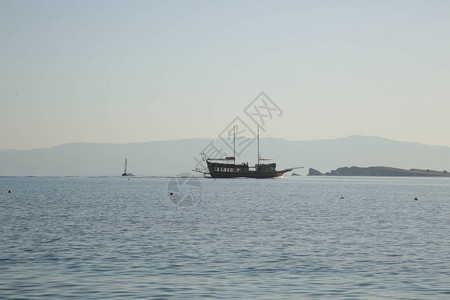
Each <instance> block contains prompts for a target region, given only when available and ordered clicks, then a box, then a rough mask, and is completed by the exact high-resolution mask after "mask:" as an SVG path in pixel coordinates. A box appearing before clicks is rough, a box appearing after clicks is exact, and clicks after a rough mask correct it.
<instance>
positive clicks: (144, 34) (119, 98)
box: [0, 0, 450, 149]
mask: <svg viewBox="0 0 450 300" xmlns="http://www.w3.org/2000/svg"><path fill="white" fill-rule="evenodd" d="M0 38H1V47H0V65H1V67H0V84H1V85H0V101H1V102H0V103H1V106H0V138H1V139H0V149H34V148H42V147H51V146H54V145H58V144H62V143H71V142H101V143H129V142H144V141H151V140H167V139H182V138H194V137H202V138H216V137H217V136H218V134H220V133H221V131H222V130H223V129H224V128H225V127H226V126H227V125H228V124H229V123H230V122H231V121H232V120H233V119H234V118H235V117H236V116H242V115H243V110H244V108H245V107H246V106H247V105H248V104H249V103H250V102H251V101H252V100H253V99H254V98H255V97H256V96H257V95H258V94H259V93H260V92H261V91H264V92H265V93H266V94H267V95H268V96H269V97H271V99H272V100H273V101H274V102H275V103H276V104H277V105H278V106H279V108H281V109H282V110H283V114H282V116H280V117H279V118H277V119H275V120H273V121H271V123H270V125H268V126H267V131H266V133H264V134H265V136H272V137H279V138H285V139H290V140H311V139H324V138H339V137H344V136H348V135H353V134H361V135H368V136H381V137H386V138H391V139H396V140H402V141H413V142H420V143H424V144H439V145H446V146H450V117H449V115H450V1H448V0H444V1H430V0H426V1H425V0H424V1H414V0H407V1H360V0H355V1H312V0H311V1H110V0H108V1H73V0H71V1H61V0H56V1H32V0H30V1H21V0H13V1H5V0H0Z"/></svg>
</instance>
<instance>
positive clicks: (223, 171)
mask: <svg viewBox="0 0 450 300" xmlns="http://www.w3.org/2000/svg"><path fill="white" fill-rule="evenodd" d="M257 131H258V134H257V141H258V143H257V144H258V163H257V164H255V165H254V166H249V165H248V163H241V164H236V127H234V139H233V144H234V156H232V157H226V158H206V157H204V160H205V161H206V164H207V166H208V172H202V171H198V170H194V171H197V172H201V173H203V174H204V175H208V174H209V175H210V176H211V177H212V178H236V177H248V178H273V177H280V176H283V174H284V173H286V172H290V171H292V170H293V169H298V168H302V167H297V168H289V169H284V170H276V166H277V165H276V164H275V163H269V164H262V163H260V162H261V161H262V160H266V159H262V158H261V156H260V154H259V127H258V130H257Z"/></svg>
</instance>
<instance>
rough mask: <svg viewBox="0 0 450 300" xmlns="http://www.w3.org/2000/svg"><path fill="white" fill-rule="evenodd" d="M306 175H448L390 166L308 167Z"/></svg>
mask: <svg viewBox="0 0 450 300" xmlns="http://www.w3.org/2000/svg"><path fill="white" fill-rule="evenodd" d="M308 176H414V177H450V174H449V173H448V172H447V171H434V170H420V169H410V170H405V169H398V168H391V167H367V168H361V167H350V168H349V167H343V168H338V169H336V170H331V171H330V172H327V173H322V172H320V171H318V170H316V169H313V168H310V169H309V172H308Z"/></svg>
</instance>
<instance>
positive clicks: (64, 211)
mask: <svg viewBox="0 0 450 300" xmlns="http://www.w3.org/2000/svg"><path fill="white" fill-rule="evenodd" d="M9 190H11V193H9V192H8V191H9ZM416 197H417V199H418V200H415V198H416ZM69 297H73V298H80V299H92V298H106V299H113V298H117V299H131V298H139V299H143V298H192V299H198V298H223V299H233V298H246V299H253V298H267V299H276V298H292V299H302V298H303V299H310V298H330V299H336V298H345V299H348V298H362V299H370V298H385V299H393V298H395V299H449V298H450V179H449V178H443V179H437V178H367V177H366V178H363V177H353V178H350V177H339V178H333V177H316V178H312V177H290V176H286V178H282V179H260V180H257V179H217V180H213V179H205V178H201V179H199V180H193V179H185V178H180V179H179V180H178V181H174V180H173V179H171V178H137V177H136V178H122V177H94V178H88V177H0V298H2V299H4V298H26V299H34V298H36V299H42V298H45V299H48V298H55V299H61V298H69Z"/></svg>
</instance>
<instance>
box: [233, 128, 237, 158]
mask: <svg viewBox="0 0 450 300" xmlns="http://www.w3.org/2000/svg"><path fill="white" fill-rule="evenodd" d="M233 132H234V134H233V160H234V164H236V125H234V126H233Z"/></svg>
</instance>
